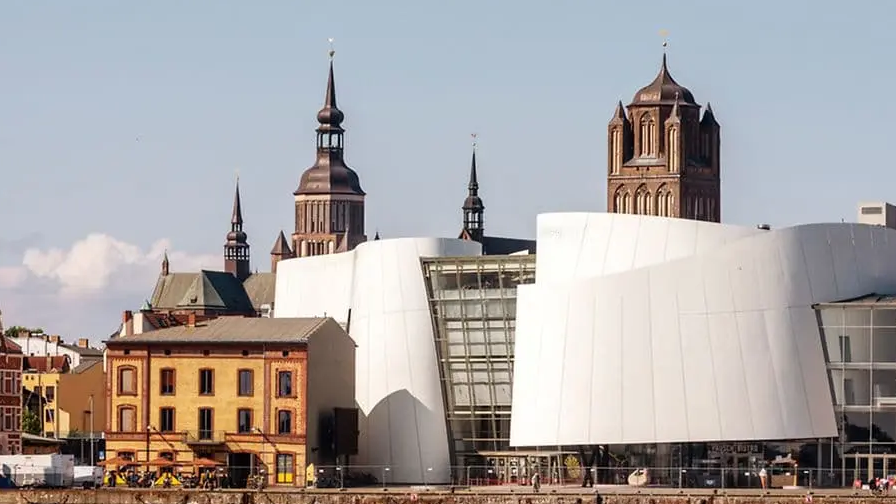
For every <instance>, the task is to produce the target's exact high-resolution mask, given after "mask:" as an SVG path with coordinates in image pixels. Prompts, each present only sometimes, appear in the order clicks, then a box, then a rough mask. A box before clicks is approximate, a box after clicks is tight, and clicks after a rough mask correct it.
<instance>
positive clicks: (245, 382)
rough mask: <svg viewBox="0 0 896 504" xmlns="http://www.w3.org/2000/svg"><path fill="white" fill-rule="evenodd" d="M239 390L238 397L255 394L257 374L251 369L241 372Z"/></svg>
mask: <svg viewBox="0 0 896 504" xmlns="http://www.w3.org/2000/svg"><path fill="white" fill-rule="evenodd" d="M238 376H239V389H238V390H237V395H241V396H251V395H253V394H254V393H255V390H254V389H255V386H254V385H255V383H254V381H255V373H253V372H252V370H251V369H240V370H239V375H238Z"/></svg>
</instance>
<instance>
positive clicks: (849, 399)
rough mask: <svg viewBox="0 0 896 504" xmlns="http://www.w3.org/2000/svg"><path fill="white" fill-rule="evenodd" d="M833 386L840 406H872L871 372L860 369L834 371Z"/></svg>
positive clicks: (832, 376) (832, 375) (832, 374)
mask: <svg viewBox="0 0 896 504" xmlns="http://www.w3.org/2000/svg"><path fill="white" fill-rule="evenodd" d="M830 373H831V378H832V380H831V385H833V388H834V398H835V400H836V401H837V404H838V405H844V406H870V405H871V392H872V389H871V371H868V370H858V369H847V370H841V369H832V370H831V371H830Z"/></svg>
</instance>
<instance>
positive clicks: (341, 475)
mask: <svg viewBox="0 0 896 504" xmlns="http://www.w3.org/2000/svg"><path fill="white" fill-rule="evenodd" d="M336 472H338V473H339V489H340V490H342V489H343V488H345V474H344V473H343V472H342V466H336Z"/></svg>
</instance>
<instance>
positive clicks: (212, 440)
mask: <svg viewBox="0 0 896 504" xmlns="http://www.w3.org/2000/svg"><path fill="white" fill-rule="evenodd" d="M228 433H229V432H227V431H221V430H212V429H197V430H190V431H184V433H183V434H184V442H185V443H187V444H203V443H206V444H221V443H223V442H224V440H225V437H226V435H227V434H228Z"/></svg>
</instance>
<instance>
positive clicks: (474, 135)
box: [470, 133, 479, 149]
mask: <svg viewBox="0 0 896 504" xmlns="http://www.w3.org/2000/svg"><path fill="white" fill-rule="evenodd" d="M478 136H479V135H478V134H476V133H470V137H472V138H473V148H474V149H475V148H476V137H478Z"/></svg>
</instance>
